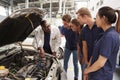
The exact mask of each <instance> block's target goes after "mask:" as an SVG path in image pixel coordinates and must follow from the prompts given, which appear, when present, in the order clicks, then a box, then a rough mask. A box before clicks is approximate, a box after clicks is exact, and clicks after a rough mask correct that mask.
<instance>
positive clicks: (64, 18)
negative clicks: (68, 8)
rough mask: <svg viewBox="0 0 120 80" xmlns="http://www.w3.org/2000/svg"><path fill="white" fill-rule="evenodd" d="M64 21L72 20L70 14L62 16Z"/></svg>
mask: <svg viewBox="0 0 120 80" xmlns="http://www.w3.org/2000/svg"><path fill="white" fill-rule="evenodd" d="M62 20H63V21H66V22H70V21H71V16H70V15H69V14H65V15H63V17H62Z"/></svg>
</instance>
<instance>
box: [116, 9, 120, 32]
mask: <svg viewBox="0 0 120 80" xmlns="http://www.w3.org/2000/svg"><path fill="white" fill-rule="evenodd" d="M116 12H117V13H118V20H117V24H116V31H117V32H118V33H119V34H120V10H116Z"/></svg>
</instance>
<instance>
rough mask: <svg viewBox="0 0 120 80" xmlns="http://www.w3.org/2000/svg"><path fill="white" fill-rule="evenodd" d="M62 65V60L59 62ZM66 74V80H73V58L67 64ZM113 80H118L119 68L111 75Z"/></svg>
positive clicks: (119, 76) (119, 77) (119, 75)
mask: <svg viewBox="0 0 120 80" xmlns="http://www.w3.org/2000/svg"><path fill="white" fill-rule="evenodd" d="M61 63H62V65H63V59H62V60H61ZM68 66H69V67H68V72H67V80H74V68H73V58H72V55H71V56H70V60H69V63H68ZM79 80H81V67H80V64H79ZM113 80H120V68H117V69H116V72H115V73H114V74H113Z"/></svg>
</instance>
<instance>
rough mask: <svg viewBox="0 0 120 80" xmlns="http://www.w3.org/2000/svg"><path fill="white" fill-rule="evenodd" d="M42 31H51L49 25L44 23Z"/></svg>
mask: <svg viewBox="0 0 120 80" xmlns="http://www.w3.org/2000/svg"><path fill="white" fill-rule="evenodd" d="M42 29H43V31H44V32H46V33H50V31H51V29H50V24H48V23H45V25H44V26H42Z"/></svg>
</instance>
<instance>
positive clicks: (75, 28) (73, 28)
mask: <svg viewBox="0 0 120 80" xmlns="http://www.w3.org/2000/svg"><path fill="white" fill-rule="evenodd" d="M70 26H71V29H72V30H73V31H77V26H76V25H75V24H73V23H70Z"/></svg>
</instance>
